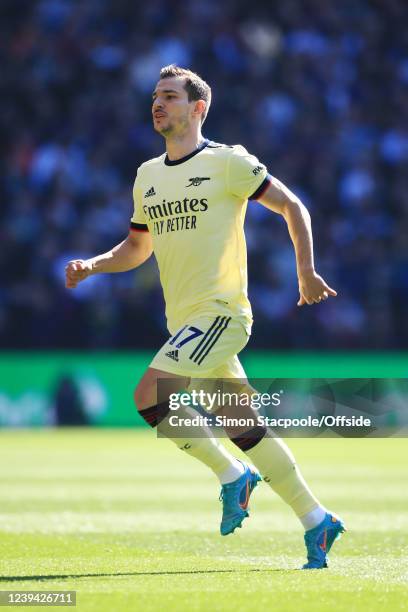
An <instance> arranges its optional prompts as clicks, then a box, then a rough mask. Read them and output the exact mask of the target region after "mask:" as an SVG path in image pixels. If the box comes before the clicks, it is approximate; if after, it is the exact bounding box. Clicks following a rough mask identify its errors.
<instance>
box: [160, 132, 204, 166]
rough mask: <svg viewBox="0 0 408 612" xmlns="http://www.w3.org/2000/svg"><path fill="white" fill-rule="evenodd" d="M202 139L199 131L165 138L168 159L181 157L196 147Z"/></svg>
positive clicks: (173, 159)
mask: <svg viewBox="0 0 408 612" xmlns="http://www.w3.org/2000/svg"><path fill="white" fill-rule="evenodd" d="M203 140H204V138H203V136H202V134H201V131H200V132H196V133H194V134H187V135H185V136H181V137H178V138H177V137H175V138H166V151H167V157H168V158H169V160H170V161H176V160H178V159H182V158H183V157H186V155H189V154H190V153H192V152H193V151H195V150H196V149H198V147H199V146H200V144H201V143H202V142H203Z"/></svg>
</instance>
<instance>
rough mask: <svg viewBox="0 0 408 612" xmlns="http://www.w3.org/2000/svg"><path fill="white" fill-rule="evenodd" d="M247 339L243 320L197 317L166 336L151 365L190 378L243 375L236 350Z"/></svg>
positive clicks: (242, 345)
mask: <svg viewBox="0 0 408 612" xmlns="http://www.w3.org/2000/svg"><path fill="white" fill-rule="evenodd" d="M248 339H249V336H248V334H247V332H246V330H245V328H244V326H243V324H242V323H241V322H240V321H239V320H237V319H234V318H233V317H228V316H221V315H219V316H210V317H208V316H205V317H197V318H196V319H194V320H192V321H189V322H188V323H186V324H185V325H183V326H182V327H181V328H180V329H178V330H177V331H176V333H175V334H174V335H173V336H171V337H170V338H169V340H168V341H167V342H166V343H165V344H164V345H163V346H162V347H161V349H160V350H159V351H158V353H157V354H156V356H155V357H154V359H153V361H152V362H151V364H150V367H151V368H156V369H157V370H162V371H164V372H169V373H170V374H175V375H177V376H185V377H189V378H240V379H246V374H245V370H244V368H243V367H242V365H241V363H240V361H239V359H238V357H237V354H238V353H239V352H240V351H242V349H243V348H244V347H245V345H246V344H247V342H248Z"/></svg>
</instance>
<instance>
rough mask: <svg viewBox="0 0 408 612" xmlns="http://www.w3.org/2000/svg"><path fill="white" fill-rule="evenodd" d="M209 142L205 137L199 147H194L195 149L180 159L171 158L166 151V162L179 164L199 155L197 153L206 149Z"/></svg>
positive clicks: (171, 164) (169, 164)
mask: <svg viewBox="0 0 408 612" xmlns="http://www.w3.org/2000/svg"><path fill="white" fill-rule="evenodd" d="M209 142H210V141H209V140H208V139H207V138H204V140H203V142H202V143H201V144H200V145H199V146H198V147H197V149H194V151H192V152H191V153H189V154H188V155H185V156H184V157H181V158H180V159H169V158H168V156H167V153H166V157H165V158H164V163H165V164H166V166H177V165H178V164H183V163H184V162H186V161H187V160H188V159H191V158H192V157H194V155H197V153H199V152H200V151H202V150H203V149H205V147H206V146H207V145H208V143H209Z"/></svg>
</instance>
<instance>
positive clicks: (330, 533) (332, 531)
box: [220, 386, 346, 569]
mask: <svg viewBox="0 0 408 612" xmlns="http://www.w3.org/2000/svg"><path fill="white" fill-rule="evenodd" d="M253 392H254V390H253V389H251V388H250V387H249V386H242V388H241V393H242V394H244V395H245V396H246V397H247V396H248V394H249V395H251V394H252V393H253ZM236 408H237V409H235V410H233V411H231V407H230V406H228V407H227V408H225V407H223V408H222V409H221V410H220V412H221V413H222V414H223V416H227V417H231V416H232V412H233V413H234V416H235V417H237V416H239V417H241V418H244V421H245V419H248V418H253V419H254V422H256V415H255V413H254V412H253V411H252V409H251V408H249V407H248V406H241V405H239V407H236ZM225 430H226V432H227V435H228V436H229V437H230V439H231V440H232V442H234V443H235V444H236V445H237V446H238V447H239V448H240V449H241V450H242V451H243V452H245V453H246V455H248V457H249V458H250V459H251V461H252V462H253V463H254V465H255V466H256V467H257V468H258V469H259V470H260V472H261V474H262V476H263V479H264V480H265V482H267V483H268V484H269V486H270V487H271V488H272V489H273V490H274V491H275V492H276V493H277V494H278V495H279V496H280V497H281V498H282V499H283V500H284V501H285V502H286V503H287V504H289V506H291V508H292V509H293V510H294V512H295V513H296V515H297V516H298V518H299V519H300V521H301V523H302V525H303V527H304V529H305V537H304V539H305V545H306V549H307V563H305V565H303V569H321V568H324V567H327V564H328V559H327V554H328V553H329V551H330V549H331V547H332V545H333V543H334V541H335V540H336V539H337V538H338V537H339V536H340V534H341V533H343V532H344V531H346V528H345V526H344V524H343V522H342V521H341V519H340V518H339V517H338V516H336V515H334V514H332V513H330V512H328V511H327V510H326V508H324V507H323V506H322V505H321V504H320V502H319V501H318V499H317V498H316V497H315V496H314V495H313V493H312V492H311V490H310V489H309V487H308V485H307V484H306V481H305V480H304V478H303V476H302V474H301V473H300V470H299V468H298V466H297V465H296V462H295V458H294V457H293V454H292V453H291V451H290V450H289V448H288V447H287V445H286V444H285V443H284V442H283V440H281V439H279V438H278V437H276V436H275V435H274V433H273V432H272V431H271V430H268V429H266V428H265V427H261V426H257V427H252V428H250V429H248V427H245V426H244V427H236V426H234V427H228V426H226V427H225Z"/></svg>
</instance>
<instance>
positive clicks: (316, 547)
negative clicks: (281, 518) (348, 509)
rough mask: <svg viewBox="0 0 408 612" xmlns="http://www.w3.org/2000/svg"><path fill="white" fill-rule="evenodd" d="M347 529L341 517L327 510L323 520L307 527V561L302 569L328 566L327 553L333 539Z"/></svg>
mask: <svg viewBox="0 0 408 612" xmlns="http://www.w3.org/2000/svg"><path fill="white" fill-rule="evenodd" d="M344 531H347V529H346V528H345V526H344V523H343V521H342V520H341V519H339V518H338V517H337V516H334V515H333V514H330V513H329V512H327V513H326V516H325V518H324V519H323V521H322V522H321V523H320V524H319V525H317V527H313V529H308V531H306V533H305V544H306V549H307V563H305V565H304V566H303V567H302V569H322V568H324V567H328V560H327V555H328V554H329V551H330V549H331V547H332V546H333V543H334V540H337V538H339V537H340V535H341V534H342V533H344Z"/></svg>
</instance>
